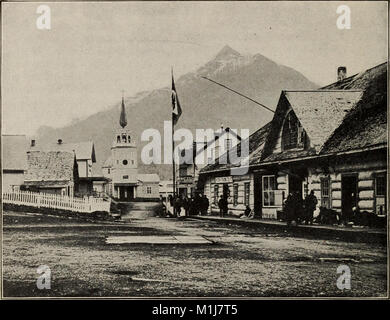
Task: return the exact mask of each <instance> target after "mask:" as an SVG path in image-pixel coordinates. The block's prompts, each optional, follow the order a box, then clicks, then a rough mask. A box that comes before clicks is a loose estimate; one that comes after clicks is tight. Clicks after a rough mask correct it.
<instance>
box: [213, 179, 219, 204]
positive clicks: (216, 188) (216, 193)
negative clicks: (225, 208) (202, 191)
mask: <svg viewBox="0 0 390 320" xmlns="http://www.w3.org/2000/svg"><path fill="white" fill-rule="evenodd" d="M214 204H215V205H216V206H217V205H218V185H217V184H215V185H214Z"/></svg>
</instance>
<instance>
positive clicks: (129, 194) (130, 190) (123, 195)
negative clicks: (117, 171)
mask: <svg viewBox="0 0 390 320" xmlns="http://www.w3.org/2000/svg"><path fill="white" fill-rule="evenodd" d="M132 199H134V187H127V186H122V187H119V200H121V201H130V200H132Z"/></svg>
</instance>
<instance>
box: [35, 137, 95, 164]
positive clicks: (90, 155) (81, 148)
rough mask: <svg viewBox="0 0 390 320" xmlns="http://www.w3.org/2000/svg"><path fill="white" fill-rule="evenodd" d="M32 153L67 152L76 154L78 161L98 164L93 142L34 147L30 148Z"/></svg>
mask: <svg viewBox="0 0 390 320" xmlns="http://www.w3.org/2000/svg"><path fill="white" fill-rule="evenodd" d="M30 150H31V151H35V150H39V151H45V152H48V151H66V152H72V153H73V152H75V153H76V159H77V160H88V159H91V160H92V162H96V155H95V146H94V143H93V141H82V142H74V143H61V144H58V143H51V144H48V145H45V146H34V147H31V148H30Z"/></svg>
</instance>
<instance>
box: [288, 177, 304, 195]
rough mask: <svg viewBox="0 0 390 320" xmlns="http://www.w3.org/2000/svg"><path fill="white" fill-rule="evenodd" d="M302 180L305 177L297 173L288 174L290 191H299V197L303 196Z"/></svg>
mask: <svg viewBox="0 0 390 320" xmlns="http://www.w3.org/2000/svg"><path fill="white" fill-rule="evenodd" d="M302 182H303V179H302V178H301V177H300V176H298V175H296V174H293V173H292V174H289V175H288V189H289V193H292V194H294V193H296V192H298V194H299V197H300V198H302Z"/></svg>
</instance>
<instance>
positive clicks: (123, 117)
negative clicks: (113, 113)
mask: <svg viewBox="0 0 390 320" xmlns="http://www.w3.org/2000/svg"><path fill="white" fill-rule="evenodd" d="M119 124H120V125H121V127H122V128H124V127H126V125H127V120H126V110H125V99H124V97H123V90H122V106H121V116H120V118H119Z"/></svg>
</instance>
